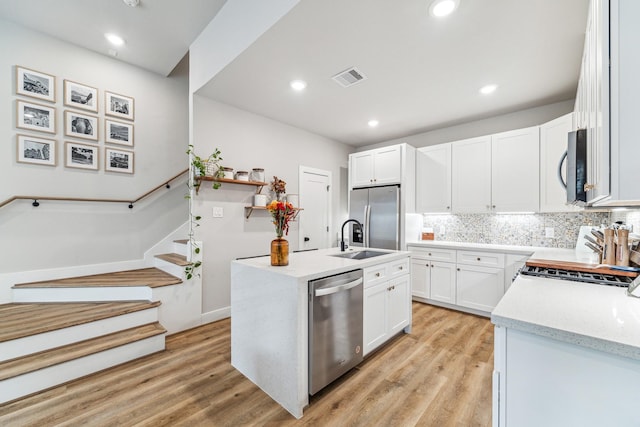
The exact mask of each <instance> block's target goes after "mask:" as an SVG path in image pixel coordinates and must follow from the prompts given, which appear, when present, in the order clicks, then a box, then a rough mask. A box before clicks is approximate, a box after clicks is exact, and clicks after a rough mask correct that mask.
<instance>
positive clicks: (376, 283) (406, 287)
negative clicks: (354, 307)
mask: <svg viewBox="0 0 640 427" xmlns="http://www.w3.org/2000/svg"><path fill="white" fill-rule="evenodd" d="M406 262H407V265H408V259H407V260H406ZM388 264H389V265H382V266H376V267H371V269H376V273H377V272H379V270H380V268H384V269H386V270H391V269H393V268H394V265H393V263H388ZM396 264H397V263H396ZM395 267H397V266H395ZM367 270H368V269H365V272H364V275H365V283H364V301H363V317H364V325H363V334H364V348H363V350H362V351H363V355H364V356H366V355H367V354H368V353H370V352H371V351H372V350H374V349H376V348H377V347H378V346H380V345H381V344H383V343H384V342H385V341H387V340H388V339H389V338H391V337H392V336H394V335H395V334H396V333H398V332H400V331H401V330H402V329H403V328H405V327H407V326H409V324H410V323H411V285H410V281H411V276H410V275H409V269H408V268H403V269H399V268H397V269H396V273H395V274H393V273H392V274H389V275H386V274H385V273H381V274H380V275H374V276H375V277H376V279H373V280H369V281H367V276H368V274H367ZM399 271H402V273H399Z"/></svg>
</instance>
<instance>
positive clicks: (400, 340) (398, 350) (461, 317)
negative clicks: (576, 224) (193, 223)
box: [0, 303, 493, 427]
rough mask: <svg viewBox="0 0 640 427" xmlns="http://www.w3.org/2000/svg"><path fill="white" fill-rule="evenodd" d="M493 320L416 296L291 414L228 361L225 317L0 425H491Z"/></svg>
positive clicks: (40, 400)
mask: <svg viewBox="0 0 640 427" xmlns="http://www.w3.org/2000/svg"><path fill="white" fill-rule="evenodd" d="M492 370H493V327H492V325H491V323H490V321H489V320H488V319H486V318H481V317H477V316H473V315H468V314H464V313H459V312H455V311H451V310H446V309H442V308H438V307H433V306H429V305H426V304H420V303H413V332H412V333H411V334H403V335H400V336H398V337H397V338H396V339H394V340H393V341H392V342H391V343H390V344H388V345H387V346H385V347H384V348H383V349H381V350H380V351H378V352H376V353H375V354H373V355H372V356H371V357H369V358H368V359H367V360H365V361H364V362H363V363H362V364H361V365H360V366H358V367H357V368H356V369H354V370H352V371H351V372H349V373H348V374H346V375H345V376H344V377H342V378H341V379H339V380H338V381H336V382H334V383H333V384H332V385H330V386H328V387H327V388H326V389H324V390H323V391H321V392H320V393H319V394H317V395H316V396H313V397H312V399H311V403H310V406H309V407H308V408H307V409H306V410H305V413H304V417H303V418H302V419H301V420H296V419H295V418H294V417H293V416H291V415H290V414H289V413H288V412H286V411H285V410H284V409H282V408H281V407H280V406H279V405H278V404H277V403H275V402H274V401H272V400H271V398H269V396H267V395H266V394H265V393H264V392H262V391H261V390H260V389H259V388H258V387H256V386H255V385H254V384H253V383H251V382H250V381H249V380H247V379H246V378H245V377H244V376H242V374H240V373H239V372H238V371H236V370H235V369H234V368H233V367H232V366H231V364H230V321H229V320H228V319H227V320H222V321H219V322H216V323H212V324H208V325H204V326H201V327H198V328H195V329H191V330H189V331H185V332H181V333H179V334H175V335H172V336H170V337H168V338H167V350H166V351H165V352H162V353H157V354H154V355H151V356H147V357H144V358H141V359H138V360H135V361H132V362H129V363H127V364H124V365H121V366H118V367H115V368H111V369H108V370H105V371H102V372H100V373H97V374H93V375H91V376H88V377H86V378H83V379H80V380H76V381H73V382H71V383H68V384H66V385H63V386H59V387H55V388H53V389H50V390H48V391H45V392H43V393H39V394H36V395H33V396H31V397H27V398H24V399H21V400H18V401H15V402H13V403H8V404H5V405H3V406H0V426H54V425H55V426H58V425H63V426H134V425H135V426H288V425H313V426H394V427H395V426H401V427H404V426H438V427H440V426H460V427H462V426H464V427H467V426H489V425H490V424H491V373H492Z"/></svg>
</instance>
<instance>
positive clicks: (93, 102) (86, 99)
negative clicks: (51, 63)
mask: <svg viewBox="0 0 640 427" xmlns="http://www.w3.org/2000/svg"><path fill="white" fill-rule="evenodd" d="M64 105H68V106H69V107H75V108H81V109H83V110H89V111H93V112H96V113H97V112H98V89H96V88H94V87H91V86H87V85H83V84H80V83H76V82H72V81H71V80H66V79H65V81H64Z"/></svg>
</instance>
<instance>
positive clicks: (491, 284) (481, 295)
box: [456, 265, 504, 312]
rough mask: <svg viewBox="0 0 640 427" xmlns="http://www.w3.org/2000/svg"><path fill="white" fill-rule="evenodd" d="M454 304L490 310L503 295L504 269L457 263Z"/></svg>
mask: <svg viewBox="0 0 640 427" xmlns="http://www.w3.org/2000/svg"><path fill="white" fill-rule="evenodd" d="M456 285H457V289H456V290H457V292H456V304H457V305H460V306H462V307H468V308H473V309H476V310H481V311H487V312H490V311H491V310H493V309H494V308H495V306H496V305H497V304H498V302H499V301H500V298H502V296H503V295H504V269H503V268H494V267H479V266H475V265H458V267H457V272H456Z"/></svg>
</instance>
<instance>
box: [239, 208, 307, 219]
mask: <svg viewBox="0 0 640 427" xmlns="http://www.w3.org/2000/svg"><path fill="white" fill-rule="evenodd" d="M266 210H267V207H266V206H245V207H244V213H245V217H246V218H247V219H249V217H250V216H251V214H252V213H253V211H266ZM293 210H294V211H295V213H294V214H293V218H291V220H292V221H294V220H295V219H296V217H297V216H298V214H299V213H300V211H303V210H304V209H303V208H293Z"/></svg>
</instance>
